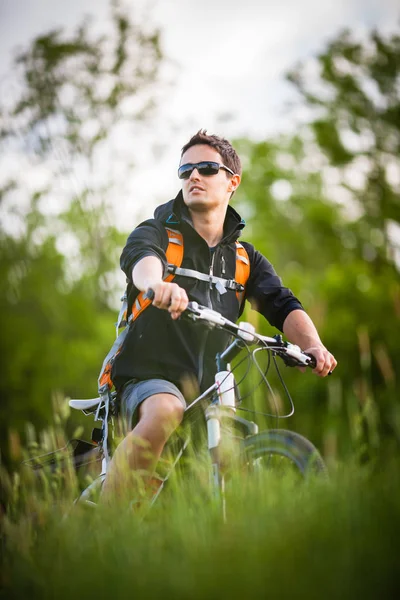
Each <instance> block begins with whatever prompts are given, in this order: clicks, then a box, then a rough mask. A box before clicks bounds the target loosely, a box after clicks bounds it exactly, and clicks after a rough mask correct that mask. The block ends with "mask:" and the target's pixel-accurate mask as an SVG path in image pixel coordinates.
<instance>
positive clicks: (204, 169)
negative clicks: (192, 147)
mask: <svg viewBox="0 0 400 600" xmlns="http://www.w3.org/2000/svg"><path fill="white" fill-rule="evenodd" d="M195 169H197V171H198V172H199V174H200V175H205V176H206V177H210V176H211V175H216V174H217V173H218V171H219V170H220V169H224V170H225V171H228V173H230V174H231V175H234V174H235V173H234V172H233V171H232V170H231V169H229V168H228V167H226V166H225V165H220V164H219V163H217V162H212V161H209V160H203V161H202V162H199V163H187V164H186V165H181V166H180V167H179V169H178V177H179V179H189V177H190V176H191V174H192V173H193V171H194V170H195Z"/></svg>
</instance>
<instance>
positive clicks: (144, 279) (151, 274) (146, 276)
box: [132, 256, 163, 292]
mask: <svg viewBox="0 0 400 600" xmlns="http://www.w3.org/2000/svg"><path fill="white" fill-rule="evenodd" d="M162 277H163V265H162V262H161V260H160V259H159V258H157V257H156V256H145V257H144V258H142V259H141V260H139V262H137V263H136V265H135V266H134V267H133V270H132V281H133V284H134V285H135V287H137V289H138V290H140V291H141V292H145V291H146V290H148V289H149V288H153V287H154V286H155V285H156V284H158V283H160V282H161V281H162Z"/></svg>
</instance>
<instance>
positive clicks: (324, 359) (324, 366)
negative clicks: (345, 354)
mask: <svg viewBox="0 0 400 600" xmlns="http://www.w3.org/2000/svg"><path fill="white" fill-rule="evenodd" d="M304 352H307V354H312V355H313V356H314V357H315V360H316V361H317V366H316V367H315V369H313V373H315V374H316V375H319V376H320V377H326V376H327V375H330V374H331V373H332V371H333V370H334V368H335V367H336V365H337V362H336V359H335V357H334V356H333V355H332V354H331V353H330V352H329V350H327V349H326V348H325V347H324V346H312V347H311V348H307V349H306V350H304Z"/></svg>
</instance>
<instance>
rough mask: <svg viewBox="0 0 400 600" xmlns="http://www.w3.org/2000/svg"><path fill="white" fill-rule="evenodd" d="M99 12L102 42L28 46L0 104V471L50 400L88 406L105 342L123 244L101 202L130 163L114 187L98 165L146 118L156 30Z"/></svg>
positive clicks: (84, 28) (86, 33)
mask: <svg viewBox="0 0 400 600" xmlns="http://www.w3.org/2000/svg"><path fill="white" fill-rule="evenodd" d="M110 5H111V12H110V19H109V22H108V25H107V30H106V32H105V33H104V34H103V35H101V36H99V35H98V34H94V30H93V28H92V27H91V26H90V24H89V23H88V22H84V23H83V24H82V25H81V26H80V27H79V28H78V30H77V31H76V32H75V33H72V34H66V33H65V32H64V31H62V30H58V31H51V32H48V33H45V34H43V35H41V36H39V37H38V38H36V39H35V40H33V42H32V43H31V45H30V46H29V47H27V49H26V50H25V51H23V52H20V54H19V55H18V56H17V58H16V60H15V62H14V65H13V66H14V68H15V74H16V76H17V75H18V76H19V82H18V84H15V85H14V87H12V86H11V87H10V89H9V90H7V92H8V93H7V94H6V93H5V94H4V97H2V103H1V106H0V142H2V145H3V147H4V149H5V150H6V151H7V150H8V151H10V152H11V154H10V156H13V157H14V161H20V162H21V169H20V172H19V174H18V179H17V178H16V177H13V175H12V171H10V176H9V180H8V181H7V180H5V182H4V184H3V187H2V189H1V190H0V197H1V214H0V219H1V231H0V265H1V266H0V272H1V282H0V309H1V310H0V314H1V321H2V336H1V341H0V350H1V354H2V370H1V383H0V389H1V397H2V402H1V407H0V423H1V425H0V437H1V440H2V442H1V445H2V458H3V460H4V459H5V460H6V461H9V459H10V456H9V452H8V432H9V431H10V432H11V437H12V436H13V435H14V433H15V432H16V433H17V434H23V433H24V429H25V423H26V422H27V421H30V422H32V423H33V424H34V425H35V426H38V427H43V426H45V425H46V424H47V423H49V421H50V419H51V400H52V398H53V397H54V395H55V394H58V393H61V395H63V396H64V397H65V396H72V397H83V398H84V397H93V396H95V395H96V394H97V376H98V373H99V371H100V367H101V364H102V361H103V358H104V356H105V354H106V353H107V352H108V349H109V347H110V346H111V344H112V341H113V338H114V329H113V324H114V321H115V312H116V307H117V306H119V297H120V296H121V292H122V291H123V287H124V283H125V281H124V277H123V275H122V274H121V273H119V270H118V262H119V255H120V252H121V248H122V246H123V244H124V242H125V240H126V233H122V232H120V231H118V230H117V229H116V227H115V226H114V225H113V220H114V219H113V215H112V202H114V201H115V198H118V194H119V192H118V184H119V182H120V179H122V180H123V179H124V176H126V173H129V171H130V169H131V166H132V165H131V163H132V159H131V158H129V156H127V157H125V162H124V163H123V164H124V168H125V175H123V174H122V172H121V173H120V175H119V178H116V177H115V175H114V174H113V173H112V171H111V170H108V167H107V168H104V164H102V163H101V161H100V162H99V157H101V156H102V152H103V151H104V150H105V149H106V148H107V147H108V146H107V144H109V142H110V140H111V138H112V137H113V136H115V134H116V132H117V131H118V130H119V131H121V129H123V131H124V132H125V135H126V136H131V137H132V139H134V136H135V132H136V129H137V127H138V124H139V123H141V122H142V121H143V120H144V119H145V118H147V117H148V116H149V115H150V113H151V110H152V109H153V108H154V106H155V97H156V91H157V90H158V89H159V86H160V85H161V83H160V76H159V68H160V64H161V60H162V52H161V47H160V36H159V32H158V30H157V29H155V28H153V27H151V25H150V24H149V23H140V22H139V21H137V20H135V19H134V18H133V17H132V15H131V14H130V13H128V12H127V11H126V10H125V9H123V8H122V5H121V3H119V2H112V3H110ZM13 153H14V154H13ZM3 156H7V155H6V154H5V155H4V154H3ZM103 160H104V159H103ZM107 164H108V163H107ZM9 165H10V163H8V166H9ZM24 167H26V168H24ZM41 169H42V170H43V172H44V171H45V172H46V173H47V174H48V173H50V174H51V175H50V176H49V177H47V180H43V177H42V176H41V173H42V171H41ZM5 173H6V174H7V171H5ZM37 173H38V174H39V177H37V176H36V177H35V175H36V174H37ZM42 174H43V173H42ZM71 428H73V424H72V425H71V427H70V429H71ZM13 432H14V433H13Z"/></svg>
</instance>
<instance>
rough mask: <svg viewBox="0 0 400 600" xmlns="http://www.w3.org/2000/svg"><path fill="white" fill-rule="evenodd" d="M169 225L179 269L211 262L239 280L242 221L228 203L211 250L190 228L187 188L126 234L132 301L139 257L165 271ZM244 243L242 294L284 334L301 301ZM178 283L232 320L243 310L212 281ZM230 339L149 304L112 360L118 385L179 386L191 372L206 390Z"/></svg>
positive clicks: (124, 260) (124, 259) (203, 268)
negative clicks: (176, 238) (176, 234)
mask: <svg viewBox="0 0 400 600" xmlns="http://www.w3.org/2000/svg"><path fill="white" fill-rule="evenodd" d="M165 226H168V227H171V228H172V229H178V230H180V231H181V232H182V234H183V239H184V255H183V262H182V265H181V266H182V267H184V268H188V269H195V270H197V271H200V272H202V273H209V272H210V265H211V262H213V274H214V275H216V276H217V277H223V278H225V279H234V277H235V270H236V247H235V241H236V240H237V239H238V237H239V236H240V234H241V230H242V229H243V227H244V226H245V223H244V221H243V220H242V219H241V218H240V216H239V215H238V213H237V212H236V211H235V210H234V209H233V208H232V207H230V206H229V207H228V211H227V214H226V218H225V223H224V237H223V239H222V240H221V242H220V243H219V244H218V245H217V246H216V247H215V248H214V249H210V248H209V246H208V244H207V242H206V241H205V240H204V239H203V238H202V237H201V236H200V235H199V234H198V233H197V232H196V230H195V229H194V228H193V225H192V222H191V218H190V215H189V211H188V210H187V208H186V206H185V204H184V202H183V197H182V192H179V194H178V195H177V197H176V198H175V199H174V200H171V201H170V202H168V203H166V204H163V205H162V206H159V207H158V208H157V209H156V211H155V213H154V219H149V220H147V221H144V222H143V223H141V224H140V225H139V226H138V227H137V228H136V229H135V230H134V231H133V232H132V233H131V234H130V236H129V238H128V241H127V243H126V246H125V248H124V250H123V252H122V255H121V268H122V270H123V271H124V272H125V274H126V276H127V279H128V282H129V283H128V292H129V294H128V298H129V300H130V303H132V301H133V299H134V298H135V297H136V296H137V294H138V293H139V292H138V290H137V288H135V287H134V286H133V284H132V269H133V267H134V265H135V264H136V263H137V262H138V261H139V260H141V259H142V258H144V257H145V256H157V257H158V258H160V260H161V261H162V263H163V265H164V268H165V272H166V268H167V260H166V256H165V251H166V248H167V246H168V235H167V233H166V230H165ZM241 244H242V245H243V246H244V247H245V248H246V250H247V253H248V255H249V258H250V277H249V280H248V282H247V285H246V294H245V297H246V299H247V300H249V301H250V302H251V304H252V307H253V308H254V309H255V310H257V311H258V312H260V313H261V314H262V315H263V316H264V317H265V318H266V319H267V320H268V321H269V322H270V323H271V325H274V326H275V327H277V328H278V329H279V330H281V331H282V326H283V322H284V320H285V318H286V317H287V315H288V314H289V313H290V312H291V311H292V310H294V309H299V308H300V309H301V308H302V306H301V304H300V302H299V301H298V300H297V298H295V296H294V295H293V294H292V292H291V291H290V290H289V289H287V288H285V287H284V286H283V285H282V281H281V279H280V278H279V277H278V276H277V274H276V273H275V271H274V269H273V267H272V265H271V264H270V263H269V262H268V260H267V259H266V258H265V257H264V256H263V255H262V254H260V253H259V252H257V250H255V248H254V247H253V246H252V245H251V244H249V243H247V242H242V241H241ZM213 255H214V256H213ZM174 282H176V283H177V284H179V285H180V286H181V287H183V288H184V289H185V290H186V291H187V294H188V297H189V300H195V301H197V302H198V303H199V304H202V305H205V306H209V307H210V308H213V309H214V310H217V311H218V312H220V313H221V314H223V315H224V316H225V317H226V318H228V319H230V320H232V321H236V320H237V319H238V317H239V316H240V314H241V307H240V306H239V302H238V300H237V297H236V293H235V291H234V290H227V292H226V293H224V294H222V295H220V294H219V292H218V290H217V289H215V286H210V284H209V283H208V282H205V281H199V280H196V279H191V278H188V277H182V276H178V275H177V276H176V277H175V278H174ZM228 341H229V336H228V335H227V334H226V333H224V332H222V331H220V330H213V331H209V330H207V329H205V328H204V326H201V325H200V324H194V323H191V322H187V321H185V320H177V321H173V320H172V319H171V316H170V314H169V313H168V312H167V311H164V310H160V309H158V308H155V307H153V306H149V307H148V308H147V309H146V310H144V311H143V313H142V314H141V315H139V317H138V318H137V319H136V320H135V321H133V322H132V324H131V325H130V331H129V333H128V335H127V337H126V339H125V342H124V345H123V348H122V350H121V352H120V353H119V354H118V356H117V358H116V360H115V363H114V367H113V372H112V379H113V382H114V385H115V387H116V388H117V389H119V388H120V387H121V386H122V385H123V384H124V383H125V382H126V381H128V380H130V379H133V378H134V379H150V378H153V377H156V378H161V379H167V380H169V381H172V382H173V383H175V384H176V385H177V386H178V387H180V388H181V389H182V386H183V383H182V382H183V381H185V380H187V379H188V377H189V378H190V377H192V378H195V380H196V381H198V382H199V384H200V388H201V389H206V388H207V387H208V386H210V385H211V384H212V383H213V381H214V372H215V362H214V359H215V354H216V352H218V351H221V350H222V349H223V348H224V347H225V346H226V344H227V342H228Z"/></svg>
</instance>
